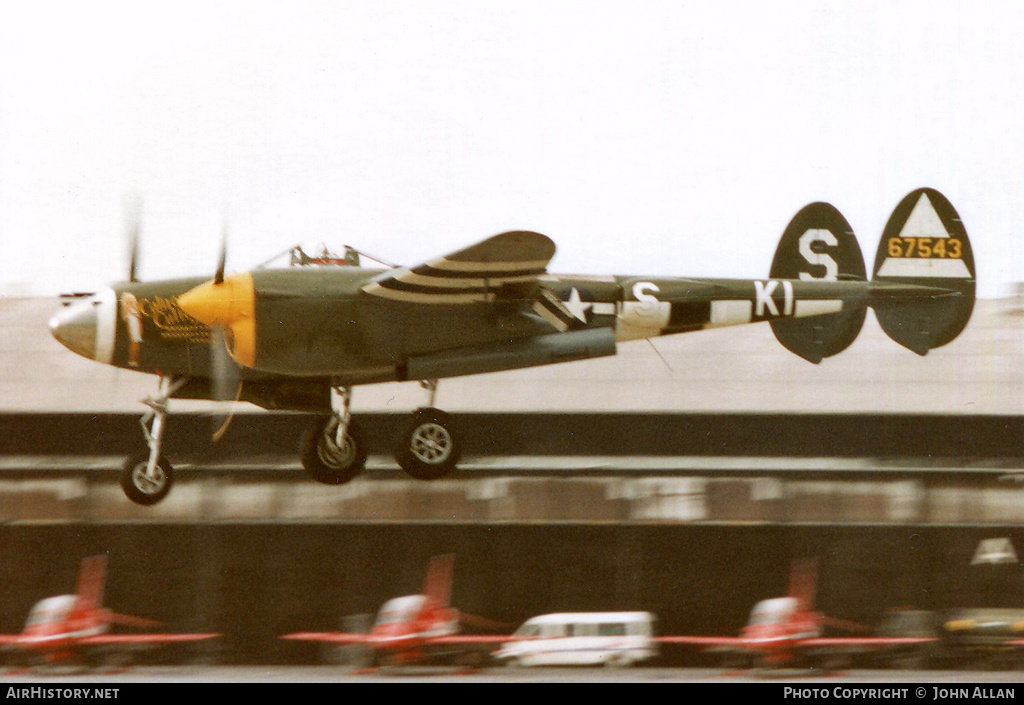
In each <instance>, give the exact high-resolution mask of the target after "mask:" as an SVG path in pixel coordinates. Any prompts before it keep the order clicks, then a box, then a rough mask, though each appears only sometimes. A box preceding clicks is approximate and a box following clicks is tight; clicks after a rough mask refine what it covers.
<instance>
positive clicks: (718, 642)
mask: <svg viewBox="0 0 1024 705" xmlns="http://www.w3.org/2000/svg"><path fill="white" fill-rule="evenodd" d="M654 640H655V641H656V642H658V643H659V644H683V645H686V646H735V647H742V646H744V645H745V642H746V640H745V639H741V638H740V637H738V636H656V637H654Z"/></svg>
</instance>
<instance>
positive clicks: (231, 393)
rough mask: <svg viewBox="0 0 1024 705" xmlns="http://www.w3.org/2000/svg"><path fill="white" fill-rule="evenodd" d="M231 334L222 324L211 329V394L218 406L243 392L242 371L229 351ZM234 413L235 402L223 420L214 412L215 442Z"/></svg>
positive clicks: (236, 399) (223, 432)
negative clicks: (215, 420) (215, 421)
mask: <svg viewBox="0 0 1024 705" xmlns="http://www.w3.org/2000/svg"><path fill="white" fill-rule="evenodd" d="M229 335H230V332H229V331H228V330H227V329H226V328H225V327H224V326H222V325H215V326H213V327H212V328H211V329H210V371H211V375H212V377H211V379H210V386H211V396H212V397H213V400H214V401H215V402H217V405H218V407H220V406H222V402H235V401H238V397H239V395H240V394H241V392H242V376H241V372H240V370H239V367H238V364H237V363H236V362H235V361H234V360H232V359H231V354H230V353H229V352H228V344H229V340H228V336H229ZM234 415H235V407H234V404H231V406H230V408H229V409H228V413H227V415H226V416H225V417H224V418H223V420H220V416H221V415H220V414H216V413H215V414H214V418H215V419H217V423H216V426H215V428H214V431H213V440H214V442H216V441H219V440H220V439H221V438H222V437H223V436H224V434H225V433H226V432H227V430H228V426H229V425H230V424H231V419H232V418H233V417H234Z"/></svg>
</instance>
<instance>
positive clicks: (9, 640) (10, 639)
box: [0, 634, 21, 646]
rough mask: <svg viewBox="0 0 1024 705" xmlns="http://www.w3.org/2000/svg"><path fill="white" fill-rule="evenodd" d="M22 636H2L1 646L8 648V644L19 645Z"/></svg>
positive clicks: (0, 638)
mask: <svg viewBox="0 0 1024 705" xmlns="http://www.w3.org/2000/svg"><path fill="white" fill-rule="evenodd" d="M20 636H21V635H20V634H0V646H7V645H8V644H17V643H18V638H19V637H20Z"/></svg>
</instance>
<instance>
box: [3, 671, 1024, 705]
mask: <svg viewBox="0 0 1024 705" xmlns="http://www.w3.org/2000/svg"><path fill="white" fill-rule="evenodd" d="M0 680H2V681H3V682H4V683H5V686H4V687H5V688H6V687H7V686H8V685H11V686H16V685H17V684H19V683H21V684H30V683H31V684H34V685H39V686H44V687H46V686H52V685H58V684H59V685H62V686H63V685H64V684H72V685H74V684H85V683H95V684H103V683H110V684H119V683H123V684H146V683H292V684H299V683H708V684H711V683H760V684H764V685H771V684H780V683H802V684H807V685H808V686H810V687H826V688H829V689H830V690H831V689H832V688H834V687H835V686H838V685H842V684H846V683H850V684H861V683H907V684H915V686H922V685H926V684H935V685H938V686H941V687H954V686H955V687H964V686H966V685H973V684H977V683H992V684H1000V683H1001V684H1011V685H1010V686H1009V687H1013V686H1012V684H1014V683H1022V682H1024V672H1021V671H933V670H929V671H900V670H866V669H865V670H848V671H835V672H822V671H815V670H800V669H782V670H774V671H737V670H725V669H714V668H709V669H705V668H685V669H680V668H630V669H608V668H486V669H481V670H477V671H465V670H462V671H460V670H455V669H452V668H444V667H425V666H424V667H402V668H391V669H379V670H376V671H366V670H353V669H351V668H348V667H342V666H223V667H222V666H181V667H176V666H154V667H139V668H126V669H115V670H107V671H104V670H96V671H88V672H74V671H71V670H66V669H54V670H52V671H50V672H48V673H40V672H36V671H13V670H7V671H5V672H3V674H2V676H0ZM1022 690H1024V689H1022ZM926 699H932V692H931V690H930V689H929V690H928V694H927V698H926Z"/></svg>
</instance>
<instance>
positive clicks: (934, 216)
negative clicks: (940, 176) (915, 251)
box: [900, 193, 949, 238]
mask: <svg viewBox="0 0 1024 705" xmlns="http://www.w3.org/2000/svg"><path fill="white" fill-rule="evenodd" d="M900 237H932V238H936V237H944V238H948V237H949V231H948V230H946V226H945V225H943V224H942V219H941V218H940V217H939V214H938V213H936V212H935V206H933V205H932V202H931V200H930V199H929V198H928V194H926V193H922V194H921V198H919V199H917V203H916V204H915V205H914V210H912V211H911V212H910V217H909V218H907V222H906V223H904V224H903V229H901V230H900Z"/></svg>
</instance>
